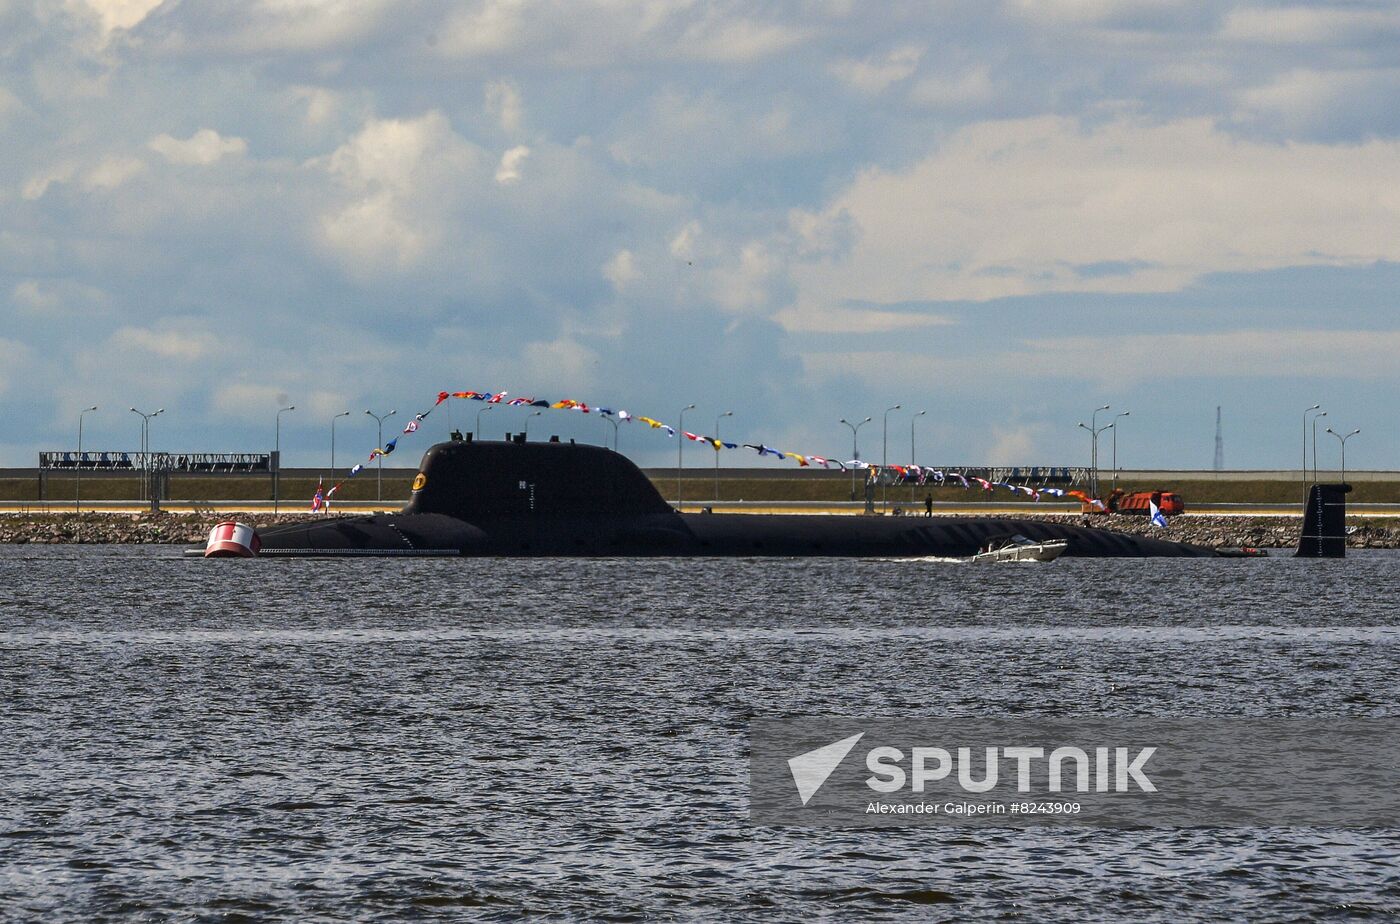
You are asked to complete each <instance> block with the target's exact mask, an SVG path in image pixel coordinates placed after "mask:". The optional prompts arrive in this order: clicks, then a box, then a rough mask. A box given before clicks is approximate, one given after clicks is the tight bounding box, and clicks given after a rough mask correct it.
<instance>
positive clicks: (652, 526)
mask: <svg viewBox="0 0 1400 924" xmlns="http://www.w3.org/2000/svg"><path fill="white" fill-rule="evenodd" d="M412 491H413V493H412V496H411V498H410V500H409V502H408V504H407V506H405V507H404V508H403V510H402V511H400V512H399V513H395V514H379V515H372V516H343V517H328V518H325V519H319V520H314V521H310V522H305V523H293V524H287V525H282V526H274V527H270V528H268V529H264V530H259V531H258V532H257V538H258V540H259V541H260V554H261V555H264V556H284V555H285V556H324V557H337V556H355V555H384V556H395V555H451V556H495V557H546V556H549V557H553V556H619V557H640V556H670V557H701V556H731V557H734V556H742V557H759V556H784V557H793V556H838V557H840V556H844V557H877V558H883V557H889V558H912V557H931V556H936V557H949V558H953V557H966V556H970V555H973V554H974V553H976V552H977V551H978V549H980V548H981V547H983V546H984V545H985V544H986V543H987V541H988V540H989V539H992V538H995V537H999V536H1006V535H1009V534H1016V533H1019V534H1021V535H1024V536H1027V537H1029V538H1030V539H1034V540H1056V539H1063V540H1064V541H1065V542H1066V544H1067V546H1066V550H1065V552H1064V555H1065V556H1077V557H1088V558H1129V557H1139V558H1145V557H1185V558H1211V557H1216V556H1217V554H1218V553H1217V552H1216V551H1215V550H1214V549H1209V548H1205V547H1203V546H1197V545H1190V544H1187V543H1182V542H1171V541H1168V540H1164V539H1155V538H1152V537H1145V536H1133V535H1128V534H1124V533H1117V532H1112V531H1110V530H1104V529H1094V528H1090V527H1082V526H1067V525H1061V524H1056V523H1048V522H1045V521H1043V520H1040V519H1035V518H1026V519H1017V518H982V517H979V518H973V517H967V518H961V517H935V518H923V517H917V518H916V517H873V516H850V515H841V514H820V515H800V514H798V515H781V514H772V515H770V514H747V513H730V514H724V513H680V512H677V511H676V510H675V509H674V508H673V507H672V506H671V504H670V503H669V502H667V501H666V500H665V499H664V498H663V497H662V496H661V494H660V493H659V492H658V491H657V490H656V488H655V486H653V485H652V483H651V481H650V480H649V479H648V478H647V477H646V475H645V474H643V473H642V471H641V469H639V468H638V467H637V466H636V465H635V464H633V463H632V461H631V460H630V459H628V458H627V457H625V456H623V455H621V454H619V453H616V452H613V451H612V450H610V449H607V448H605V447H600V446H590V445H582V444H576V443H573V442H568V443H561V442H535V443H529V442H526V441H524V439H523V437H518V438H516V439H512V440H508V441H501V442H496V441H480V440H476V441H473V440H454V441H451V442H446V443H438V444H436V445H434V446H432V447H430V448H429V449H428V451H427V452H426V453H425V454H424V455H423V460H422V462H421V463H420V465H419V469H418V473H417V475H416V476H415V478H414V480H413V489H412Z"/></svg>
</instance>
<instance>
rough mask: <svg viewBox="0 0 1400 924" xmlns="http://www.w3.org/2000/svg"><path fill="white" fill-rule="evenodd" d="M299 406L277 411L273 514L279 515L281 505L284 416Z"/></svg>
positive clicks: (274, 437)
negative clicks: (278, 510)
mask: <svg viewBox="0 0 1400 924" xmlns="http://www.w3.org/2000/svg"><path fill="white" fill-rule="evenodd" d="M296 409H297V406H296V405H295V404H289V405H287V406H286V407H284V408H278V410H277V422H276V432H275V434H274V435H273V437H272V457H273V458H274V459H276V460H277V465H276V467H275V468H273V470H272V514H273V516H276V515H277V509H278V505H279V494H280V493H281V481H282V415H283V414H285V413H287V412H288V411H295V410H296Z"/></svg>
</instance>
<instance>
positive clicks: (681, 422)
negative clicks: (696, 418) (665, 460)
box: [676, 404, 695, 513]
mask: <svg viewBox="0 0 1400 924" xmlns="http://www.w3.org/2000/svg"><path fill="white" fill-rule="evenodd" d="M693 410H695V405H693V404H687V405H686V406H685V407H683V408H681V412H680V415H679V417H678V419H677V420H676V426H677V428H679V429H680V431H681V435H680V438H679V439H677V440H676V512H677V513H679V512H680V509H681V468H682V467H683V466H684V465H685V459H684V457H683V456H682V455H681V450H683V449H684V448H685V412H686V411H693Z"/></svg>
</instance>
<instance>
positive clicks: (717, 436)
mask: <svg viewBox="0 0 1400 924" xmlns="http://www.w3.org/2000/svg"><path fill="white" fill-rule="evenodd" d="M733 416H734V412H733V411H725V412H724V413H723V414H721V415H719V416H718V417H716V418H715V442H716V443H717V442H719V422H720V421H721V420H723V419H724V418H726V417H733ZM712 448H713V449H714V451H715V502H716V503H718V502H719V447H718V446H713V447H712Z"/></svg>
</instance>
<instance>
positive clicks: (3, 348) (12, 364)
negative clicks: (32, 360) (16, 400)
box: [0, 337, 30, 395]
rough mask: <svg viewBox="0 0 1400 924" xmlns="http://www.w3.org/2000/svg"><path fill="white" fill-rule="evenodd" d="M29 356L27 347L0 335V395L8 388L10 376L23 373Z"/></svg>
mask: <svg viewBox="0 0 1400 924" xmlns="http://www.w3.org/2000/svg"><path fill="white" fill-rule="evenodd" d="M29 356H30V350H29V347H27V346H25V345H24V344H23V343H20V342H19V341H18V340H8V339H6V338H4V337H0V395H4V394H5V393H6V392H7V391H8V390H9V388H10V384H11V378H12V377H18V376H21V375H23V374H24V371H25V370H24V366H25V364H26V363H27V362H28V360H29Z"/></svg>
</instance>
